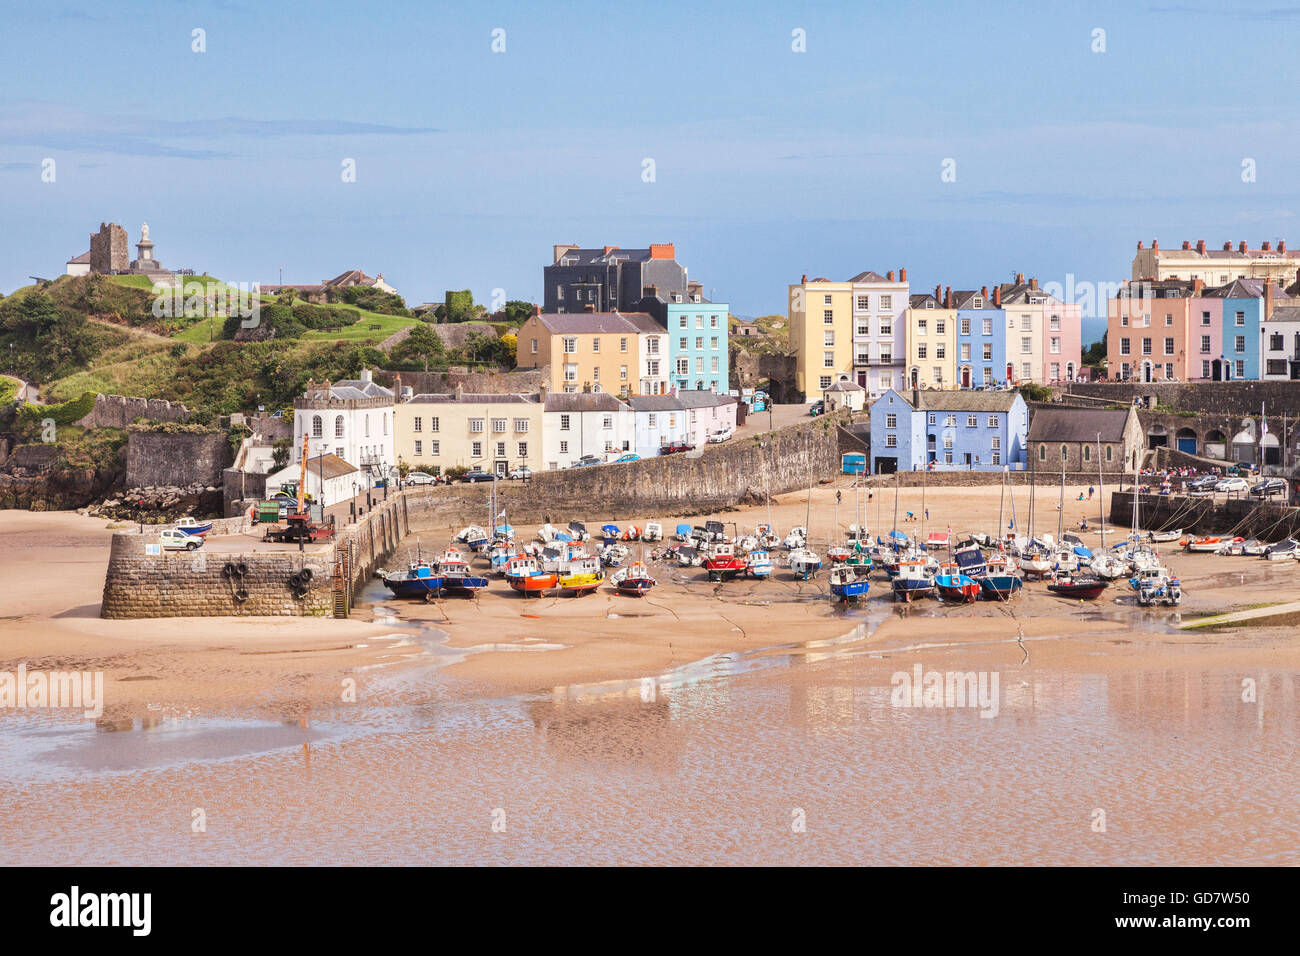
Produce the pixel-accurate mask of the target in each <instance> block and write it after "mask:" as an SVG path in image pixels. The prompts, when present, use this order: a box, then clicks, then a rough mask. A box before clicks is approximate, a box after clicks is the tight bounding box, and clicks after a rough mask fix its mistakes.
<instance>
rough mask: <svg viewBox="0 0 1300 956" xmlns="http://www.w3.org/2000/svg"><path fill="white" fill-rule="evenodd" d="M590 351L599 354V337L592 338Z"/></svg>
mask: <svg viewBox="0 0 1300 956" xmlns="http://www.w3.org/2000/svg"><path fill="white" fill-rule="evenodd" d="M591 350H592V351H593V352H599V351H600V338H599V337H596V338H594V339H592V340H591Z"/></svg>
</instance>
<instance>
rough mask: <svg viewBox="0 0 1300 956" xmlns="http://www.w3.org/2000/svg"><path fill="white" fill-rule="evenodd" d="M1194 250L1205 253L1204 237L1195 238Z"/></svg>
mask: <svg viewBox="0 0 1300 956" xmlns="http://www.w3.org/2000/svg"><path fill="white" fill-rule="evenodd" d="M1196 251H1197V252H1199V253H1200V254H1201V255H1205V240H1204V239H1197V240H1196Z"/></svg>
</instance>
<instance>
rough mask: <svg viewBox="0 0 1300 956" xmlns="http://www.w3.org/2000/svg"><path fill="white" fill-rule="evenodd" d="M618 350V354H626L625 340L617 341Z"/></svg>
mask: <svg viewBox="0 0 1300 956" xmlns="http://www.w3.org/2000/svg"><path fill="white" fill-rule="evenodd" d="M618 350H619V351H620V352H626V351H627V339H625V338H623V339H619V340H618Z"/></svg>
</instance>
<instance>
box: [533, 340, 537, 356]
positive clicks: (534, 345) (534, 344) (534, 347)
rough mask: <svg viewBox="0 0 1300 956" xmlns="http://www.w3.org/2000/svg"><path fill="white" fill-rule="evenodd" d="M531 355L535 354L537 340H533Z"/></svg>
mask: <svg viewBox="0 0 1300 956" xmlns="http://www.w3.org/2000/svg"><path fill="white" fill-rule="evenodd" d="M533 354H534V355H536V354H537V339H533Z"/></svg>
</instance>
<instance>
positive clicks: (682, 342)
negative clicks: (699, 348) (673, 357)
mask: <svg viewBox="0 0 1300 956" xmlns="http://www.w3.org/2000/svg"><path fill="white" fill-rule="evenodd" d="M677 348H678V350H679V351H682V352H685V351H686V350H687V349H688V348H690V344H689V340H688V339H687V338H686V336H684V335H683V336H682V337H681V338H680V339H678V340H677Z"/></svg>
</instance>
